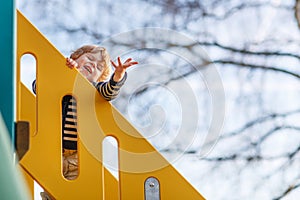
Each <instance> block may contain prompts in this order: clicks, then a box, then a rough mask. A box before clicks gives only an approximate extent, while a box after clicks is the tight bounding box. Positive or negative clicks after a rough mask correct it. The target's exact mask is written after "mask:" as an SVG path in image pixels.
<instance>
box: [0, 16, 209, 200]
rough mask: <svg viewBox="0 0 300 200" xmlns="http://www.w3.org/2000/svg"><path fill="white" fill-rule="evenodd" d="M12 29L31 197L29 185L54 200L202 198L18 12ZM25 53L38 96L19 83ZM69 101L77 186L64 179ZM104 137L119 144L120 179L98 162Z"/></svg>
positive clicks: (18, 112) (22, 157) (24, 169)
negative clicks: (70, 100) (64, 117)
mask: <svg viewBox="0 0 300 200" xmlns="http://www.w3.org/2000/svg"><path fill="white" fill-rule="evenodd" d="M16 27H17V31H16V121H17V122H24V123H25V124H27V125H29V128H28V131H27V132H28V134H29V135H28V142H29V143H27V144H26V141H22V140H21V141H20V136H18V135H17V136H16V138H17V144H18V143H19V144H23V146H25V147H24V148H25V150H26V151H25V150H24V148H23V152H22V148H21V147H20V148H21V149H20V150H19V156H20V160H19V163H18V165H19V167H18V169H19V171H21V172H22V174H23V177H24V179H25V183H26V184H24V185H25V187H26V186H27V187H26V188H28V191H29V195H31V199H33V194H34V187H33V182H34V181H36V182H38V183H39V184H40V185H41V186H42V188H43V189H44V190H46V191H47V192H48V193H49V194H51V196H53V197H54V198H55V199H59V200H68V199H105V200H114V199H122V200H143V199H145V200H177V199H178V200H201V199H204V197H202V195H201V194H199V192H198V191H197V190H196V189H195V188H194V187H193V186H192V185H191V184H190V183H189V182H188V181H187V180H186V179H185V178H184V177H182V176H181V175H180V174H179V173H178V172H177V171H176V169H175V168H174V167H173V166H172V165H171V164H170V163H168V161H167V160H166V159H165V158H164V157H163V156H162V155H161V154H160V153H159V152H157V151H156V150H155V148H154V147H153V146H152V145H151V144H150V143H149V142H148V141H147V140H146V139H145V138H143V136H142V135H141V134H140V133H139V132H138V131H137V130H136V129H135V128H134V127H133V126H132V125H131V124H130V123H129V122H128V121H127V120H126V119H125V118H124V117H123V116H122V115H121V114H120V113H119V112H118V111H117V110H116V109H115V108H114V107H113V106H112V104H111V103H110V102H107V101H105V100H103V99H102V98H101V96H100V95H99V94H98V93H97V91H96V90H95V88H94V87H93V86H92V85H91V84H90V83H89V82H88V81H87V80H86V79H85V78H84V77H83V76H81V75H80V74H79V73H77V71H76V70H69V69H68V68H67V67H65V58H64V56H63V55H62V54H61V53H60V52H59V51H58V50H57V49H56V48H55V47H54V46H53V45H52V44H51V43H50V42H49V41H48V40H47V39H46V38H45V37H44V36H43V35H42V34H41V33H40V32H39V31H38V30H37V29H36V28H35V27H34V26H33V25H32V24H31V23H30V22H29V21H28V20H27V19H26V18H25V17H24V16H23V15H22V14H21V13H20V12H19V11H17V12H16ZM25 54H31V55H33V57H34V58H35V59H36V71H37V73H36V79H37V94H36V96H35V95H34V94H33V93H32V92H31V91H30V90H28V89H27V88H26V87H25V86H24V84H23V83H22V82H21V81H20V60H21V58H22V56H23V55H25ZM66 95H73V96H74V97H75V98H76V101H77V112H78V113H77V116H78V119H77V120H78V132H79V143H78V146H79V148H78V154H79V176H78V177H77V179H75V180H67V179H65V178H64V177H63V175H62V147H61V144H62V141H61V140H62V135H61V134H62V131H61V129H62V127H61V126H62V125H61V112H62V111H61V109H62V108H61V102H62V98H63V97H64V96H66ZM16 132H19V131H16ZM21 132H22V131H21ZM25 132H26V130H25ZM1 134H3V133H1ZM17 134H20V133H17ZM22 134H24V133H22ZM108 136H112V137H113V138H115V139H116V141H117V144H118V176H119V178H118V179H116V178H115V177H114V176H113V175H112V174H111V173H110V172H109V171H108V170H107V169H106V168H105V167H104V166H103V162H102V159H103V149H102V141H103V140H104V139H105V138H106V137H108ZM22 137H23V138H25V139H26V136H24V135H23V136H22ZM17 148H19V147H18V145H17ZM26 148H28V150H27V149H26ZM20 151H21V153H20ZM1 184H3V182H2V183H1ZM16 190H18V189H16ZM0 193H1V189H0ZM0 199H2V198H1V194H0ZM24 199H25V196H24Z"/></svg>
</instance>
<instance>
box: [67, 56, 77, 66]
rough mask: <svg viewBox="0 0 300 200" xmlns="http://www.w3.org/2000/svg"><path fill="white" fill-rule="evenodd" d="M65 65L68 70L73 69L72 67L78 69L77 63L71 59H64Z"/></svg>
mask: <svg viewBox="0 0 300 200" xmlns="http://www.w3.org/2000/svg"><path fill="white" fill-rule="evenodd" d="M66 65H67V66H68V67H69V68H70V69H73V68H74V67H75V68H77V67H78V63H77V62H76V61H75V60H73V59H72V58H68V57H67V58H66Z"/></svg>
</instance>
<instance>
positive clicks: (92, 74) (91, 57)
mask: <svg viewBox="0 0 300 200" xmlns="http://www.w3.org/2000/svg"><path fill="white" fill-rule="evenodd" d="M70 58H72V59H73V60H75V61H76V62H77V63H78V67H77V69H78V70H79V72H80V73H81V74H82V75H84V76H85V77H86V78H87V79H88V80H89V81H90V82H97V81H104V80H106V79H108V78H109V76H110V74H111V67H110V58H109V54H108V53H107V51H106V49H105V48H103V47H99V46H96V45H84V46H82V47H80V48H79V49H77V50H75V51H74V52H73V53H72V54H71V56H70Z"/></svg>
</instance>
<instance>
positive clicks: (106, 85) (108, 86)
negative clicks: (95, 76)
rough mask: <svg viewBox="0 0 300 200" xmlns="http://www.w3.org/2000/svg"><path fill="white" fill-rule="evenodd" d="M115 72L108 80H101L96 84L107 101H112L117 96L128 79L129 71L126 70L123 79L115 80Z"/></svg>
mask: <svg viewBox="0 0 300 200" xmlns="http://www.w3.org/2000/svg"><path fill="white" fill-rule="evenodd" d="M113 77H114V74H113V75H112V76H111V78H110V80H109V81H108V82H99V83H96V84H94V85H95V87H96V88H97V90H98V92H99V93H100V94H101V95H102V96H103V98H104V99H105V100H107V101H111V100H113V99H115V98H116V97H117V95H118V94H119V92H120V88H121V87H122V86H123V85H124V83H125V81H126V79H127V72H125V75H124V77H123V78H122V80H121V81H119V82H115V81H114V80H113Z"/></svg>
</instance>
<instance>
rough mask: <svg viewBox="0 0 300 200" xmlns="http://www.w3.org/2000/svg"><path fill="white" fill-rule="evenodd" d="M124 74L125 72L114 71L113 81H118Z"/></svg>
mask: <svg viewBox="0 0 300 200" xmlns="http://www.w3.org/2000/svg"><path fill="white" fill-rule="evenodd" d="M124 74H125V72H124V73H114V77H113V80H114V81H115V82H120V81H121V80H122V79H123V77H124Z"/></svg>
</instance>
